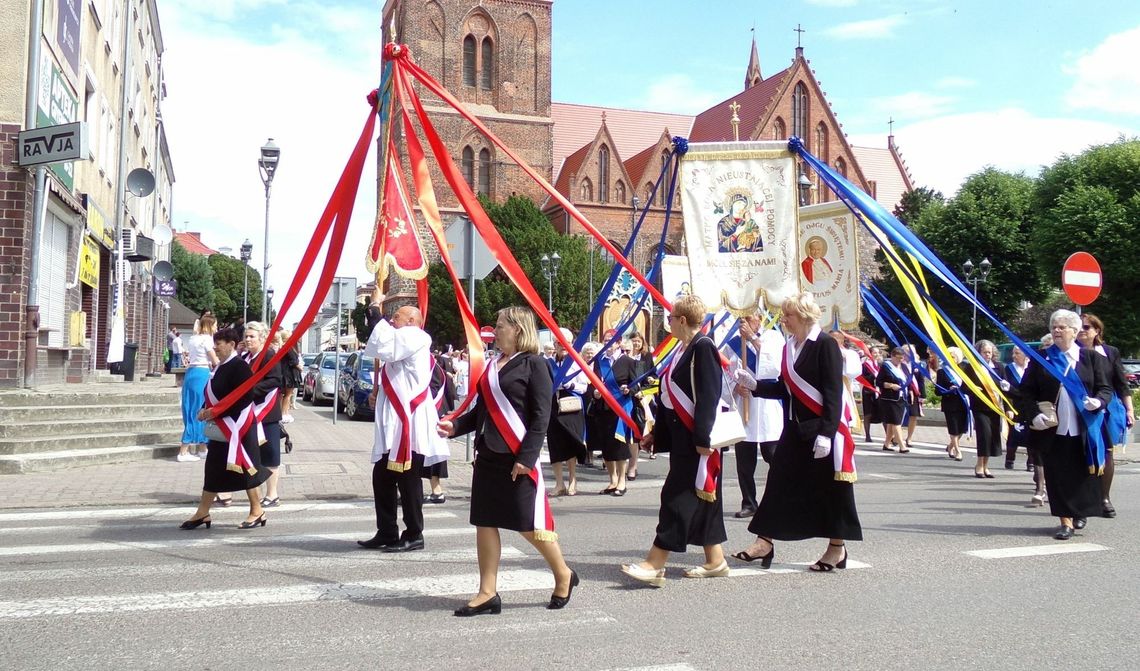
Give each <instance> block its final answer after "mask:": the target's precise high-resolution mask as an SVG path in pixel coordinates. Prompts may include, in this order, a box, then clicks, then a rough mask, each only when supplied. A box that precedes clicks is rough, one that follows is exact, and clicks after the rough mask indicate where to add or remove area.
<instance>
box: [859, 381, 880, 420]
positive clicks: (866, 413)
mask: <svg viewBox="0 0 1140 671" xmlns="http://www.w3.org/2000/svg"><path fill="white" fill-rule="evenodd" d="M863 421H864V422H866V423H867V424H877V423H879V421H880V420H879V399H877V398H875V394H874V392H872V391H871V390H870V389H864V390H863Z"/></svg>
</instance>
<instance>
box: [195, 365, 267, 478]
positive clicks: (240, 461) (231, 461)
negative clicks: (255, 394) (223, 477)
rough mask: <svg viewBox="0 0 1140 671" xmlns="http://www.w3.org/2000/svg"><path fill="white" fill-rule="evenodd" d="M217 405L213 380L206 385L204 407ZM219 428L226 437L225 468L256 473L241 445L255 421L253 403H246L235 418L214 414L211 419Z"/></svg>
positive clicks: (250, 473)
mask: <svg viewBox="0 0 1140 671" xmlns="http://www.w3.org/2000/svg"><path fill="white" fill-rule="evenodd" d="M216 405H218V397H217V396H216V395H215V394H214V383H213V380H211V381H210V383H209V384H207V385H206V407H207V408H212V407H214V406H216ZM211 421H213V422H214V424H216V425H217V426H218V429H220V430H221V432H222V435H223V436H225V437H226V445H227V446H228V449H227V451H226V470H230V471H236V472H238V473H241V472H242V471H245V472H246V473H248V474H249V475H254V474H255V473H257V468H256V467H255V466H254V465H253V460H252V459H250V458H249V453H248V452H246V451H245V446H244V445H242V442H241V441H242V438H243V437H244V436H245V434H246V432H247V431H249V430H250V429H251V428H252V427H253V425H254V424H255V423H256V419H255V418H254V414H253V405H252V404H250V405H247V406H245V408H243V409H242V411H241V413H239V414H238V417H237V419H234V418H233V417H226V416H225V415H216V416H215V417H214V419H213V420H211Z"/></svg>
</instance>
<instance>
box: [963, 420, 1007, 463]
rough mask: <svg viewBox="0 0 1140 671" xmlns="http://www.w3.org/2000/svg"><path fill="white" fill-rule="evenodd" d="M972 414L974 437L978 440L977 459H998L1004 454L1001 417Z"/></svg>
mask: <svg viewBox="0 0 1140 671" xmlns="http://www.w3.org/2000/svg"><path fill="white" fill-rule="evenodd" d="M971 412H973V413H974V436H976V437H977V440H978V456H979V457H1000V456H1001V455H1002V454H1004V453H1005V449H1004V448H1003V447H1002V444H1001V417H998V416H997V415H995V414H993V413H990V412H979V411H977V410H971Z"/></svg>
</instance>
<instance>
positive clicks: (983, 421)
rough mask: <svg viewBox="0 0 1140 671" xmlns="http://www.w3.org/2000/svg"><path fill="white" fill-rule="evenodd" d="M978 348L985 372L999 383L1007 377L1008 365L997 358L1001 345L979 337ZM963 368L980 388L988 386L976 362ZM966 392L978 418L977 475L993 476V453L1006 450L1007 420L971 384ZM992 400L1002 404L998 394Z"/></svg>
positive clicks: (999, 454)
mask: <svg viewBox="0 0 1140 671" xmlns="http://www.w3.org/2000/svg"><path fill="white" fill-rule="evenodd" d="M974 349H976V350H978V354H980V355H981V356H982V365H984V366H985V367H986V370H985V371H983V374H984V375H986V376H988V377H989V378H990V380H991V381H993V383H994V386H996V385H997V381H998V380H1003V379H1004V377H1005V367H1004V366H1002V365H1001V362H1000V361H997V360H995V357H996V356H997V345H994V344H993V343H992V342H990V341H989V340H979V341H978V342H977V343H975V344H974ZM962 372H963V373H964V374H965V375H966V377H968V378H969V379H970V381H972V382H973V383H974V385H975V386H976V387H977V388H981V389H983V390H984V389H985V387H982V382H981V378H980V377H979V375H978V371H976V370H974V367H973V366H971V365H970V364H968V363H967V364H965V365H964V366H963V367H962ZM966 395H967V397H969V399H970V414H971V415H973V418H974V435H975V436H976V437H977V443H978V461H977V462H976V463H975V464H974V477H975V478H993V477H994V474H993V473H991V472H990V457H1000V456H1001V455H1002V452H1003V451H1004V448H1003V446H1002V439H1001V429H1002V422H1004V421H1005V420H1003V419H1002V416H1001V415H999V414H998V413H997V412H995V411H994V409H993V408H991V407H990V406H989V405H988V404H987V403H986V402H985V401H984V400H982V399H981V398H980V397H979V396H978V395H977V394H975V393H974V392H973V391H971V390H970V389H968V388H967V389H966ZM991 402H992V403H995V404H997V405H998V407H1001V405H1002V401H1001V399H998V398H994V399H991Z"/></svg>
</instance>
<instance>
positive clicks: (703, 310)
mask: <svg viewBox="0 0 1140 671" xmlns="http://www.w3.org/2000/svg"><path fill="white" fill-rule="evenodd" d="M708 311H709V309H708V307H707V306H705V302H704V301H702V300H701V297H700V296H697V295H696V294H688V295H687V296H681V297H680V298H678V299H677V301H676V302H675V303H673V309H672V310H670V311H669V313H670V314H671V315H673V316H674V317H684V318H685V323H687V324H688V325H689V326H700V325H701V324H702V323H704V321H705V315H706V314H708Z"/></svg>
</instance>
